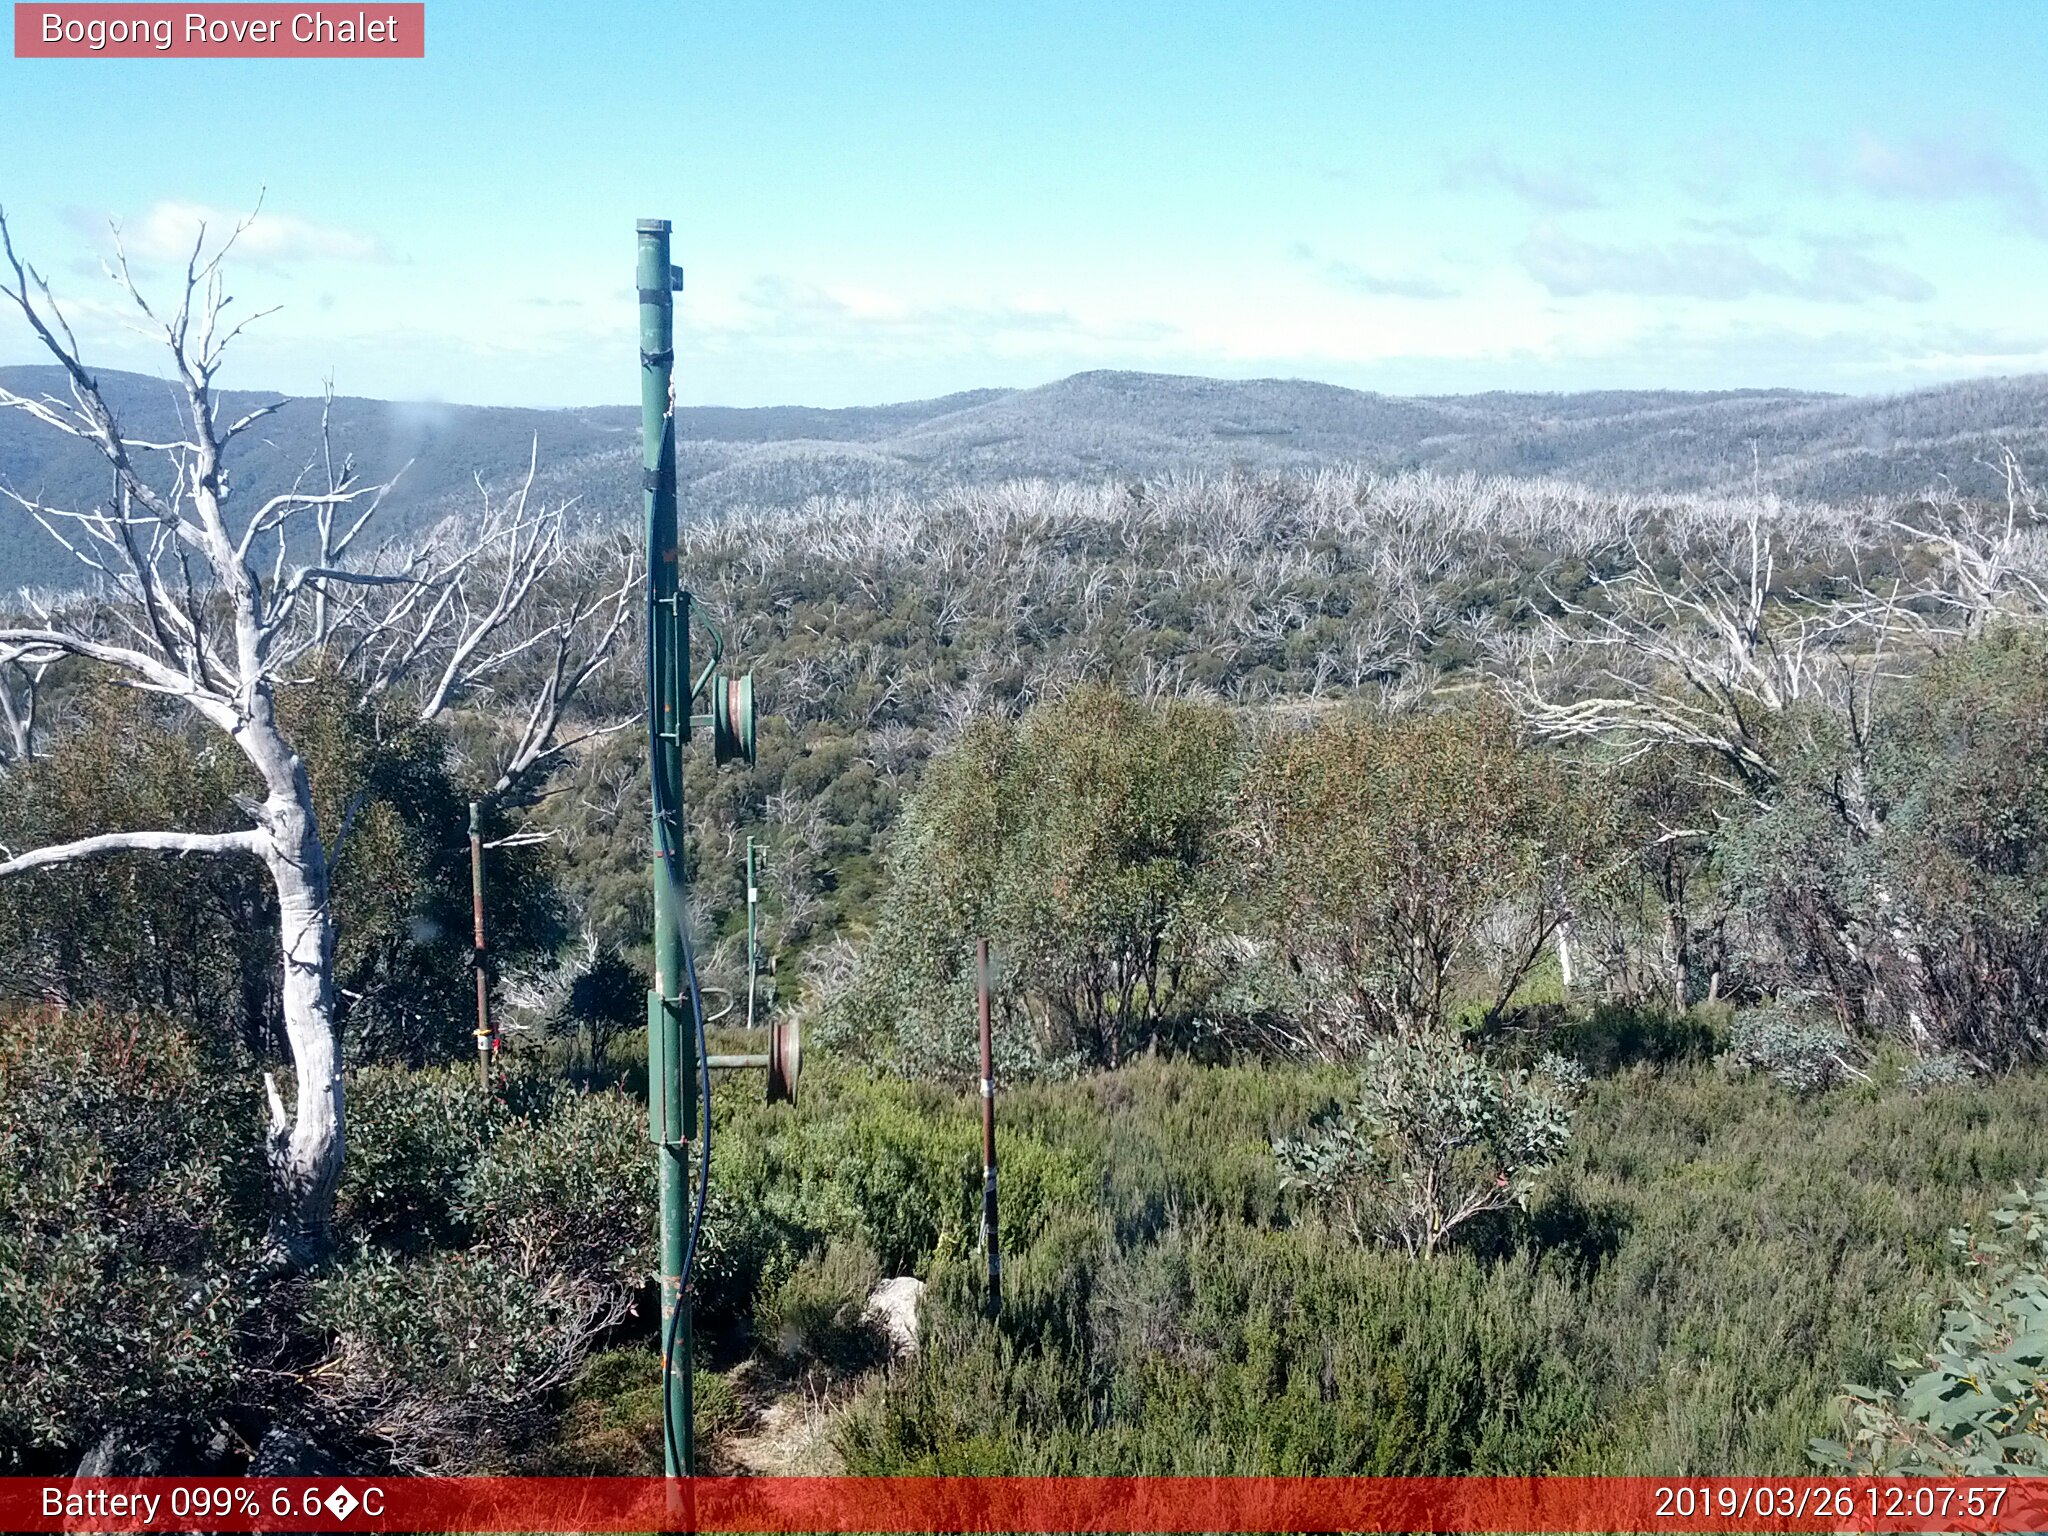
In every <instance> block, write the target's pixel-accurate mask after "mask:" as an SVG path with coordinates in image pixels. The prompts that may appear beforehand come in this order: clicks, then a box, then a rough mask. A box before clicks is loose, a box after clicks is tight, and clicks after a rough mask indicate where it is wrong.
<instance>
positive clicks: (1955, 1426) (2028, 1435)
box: [1812, 1181, 2048, 1477]
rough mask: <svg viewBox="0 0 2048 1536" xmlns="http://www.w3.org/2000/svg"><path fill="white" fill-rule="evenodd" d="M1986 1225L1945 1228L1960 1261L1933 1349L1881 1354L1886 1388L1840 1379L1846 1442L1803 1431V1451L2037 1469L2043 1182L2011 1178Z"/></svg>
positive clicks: (1924, 1468)
mask: <svg viewBox="0 0 2048 1536" xmlns="http://www.w3.org/2000/svg"><path fill="white" fill-rule="evenodd" d="M1991 1224H1992V1226H1993V1228H1994V1229H1995V1231H1994V1233H1993V1234H1992V1235H1988V1236H1983V1235H1980V1236H1978V1237H1975V1238H1973V1237H1972V1236H1971V1234H1970V1233H1969V1232H1968V1231H1966V1230H1962V1229H1958V1230H1957V1231H1955V1232H1953V1233H1951V1234H1950V1239H1951V1241H1952V1242H1953V1243H1954V1245H1955V1246H1956V1248H1957V1249H1958V1250H1960V1251H1961V1253H1962V1255H1963V1258H1964V1261H1965V1263H1966V1265H1967V1266H1968V1268H1967V1270H1966V1273H1965V1278H1964V1282H1963V1284H1962V1285H1961V1286H1960V1287H1959V1288H1958V1290H1957V1291H1956V1294H1955V1296H1954V1299H1953V1302H1954V1304H1953V1305H1952V1306H1951V1307H1950V1309H1949V1310H1948V1311H1947V1312H1946V1313H1945V1314H1944V1315H1943V1317H1942V1322H1941V1337H1940V1339H1939V1341H1938V1342H1937V1343H1936V1344H1935V1347H1934V1349H1933V1351H1932V1352H1931V1353H1930V1354H1928V1355H1926V1356H1925V1357H1924V1358H1922V1359H1918V1360H1915V1359H1911V1358H1908V1359H1901V1360H1895V1361H1893V1362H1892V1364H1893V1366H1894V1367H1895V1368H1896V1369H1898V1370H1899V1371H1902V1372H1905V1373H1907V1379H1906V1381H1905V1384H1904V1386H1903V1387H1902V1388H1900V1389H1899V1390H1897V1391H1892V1390H1885V1389H1874V1388H1870V1387H1856V1386H1852V1387H1849V1388H1847V1389H1846V1396H1845V1397H1844V1399H1843V1402H1842V1411H1843V1417H1844V1418H1845V1419H1846V1420H1847V1421H1848V1428H1849V1436H1848V1440H1847V1443H1846V1444H1845V1443H1843V1442H1841V1441H1834V1440H1815V1441H1814V1443H1813V1449H1812V1455H1813V1459H1814V1460H1815V1461H1817V1462H1819V1463H1820V1464H1821V1465H1823V1466H1828V1467H1839V1468H1842V1469H1844V1470H1847V1471H1851V1472H1855V1473H1858V1474H1862V1475H1866V1476H1891V1477H1899V1476H1903V1477H1955V1476H1962V1477H1984V1476H1989V1475H1995V1474H1998V1473H2008V1472H2011V1471H2013V1470H2015V1469H2023V1470H2028V1471H2032V1472H2035V1473H2037V1474H2038V1473H2039V1472H2041V1471H2042V1470H2043V1469H2048V1181H2043V1182H2041V1183H2039V1184H2037V1185H2036V1186H2035V1187H2034V1188H2033V1189H2032V1190H2028V1189H2027V1187H2026V1186H2025V1185H2021V1186H2020V1187H2019V1189H2018V1190H2017V1192H2016V1193H2015V1195H2014V1197H2013V1198H2012V1199H2011V1200H2009V1201H2008V1202H2007V1203H2006V1204H2004V1205H2001V1206H2000V1207H1999V1208H1998V1210H1997V1211H1995V1212H1994V1213H1993V1214H1992V1217H1991Z"/></svg>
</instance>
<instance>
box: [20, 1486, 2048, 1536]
mask: <svg viewBox="0 0 2048 1536" xmlns="http://www.w3.org/2000/svg"><path fill="white" fill-rule="evenodd" d="M0 1528H4V1529H6V1530H10V1531H63V1530H74V1531H76V1530H91V1531H165V1532H169V1531H188V1530H208V1531H564V1532H568V1531H696V1532H703V1533H712V1532H741V1531H759V1532H798V1531H813V1532H855V1531H876V1532H893V1531H961V1532H966V1531H983V1532H996V1531H1017V1532H1024V1531H1030V1532H1039V1531H1045V1532H1051V1531H1065V1532H1103V1533H1130V1532H1142V1531H1167V1532H1198V1531H1247V1532H1249V1531H1271V1532H1309V1531H1360V1532H1367V1531H1383V1532H1392V1531H1444V1532H1464V1531H1470V1532H1505V1531H1525V1532H1528V1531H1559V1532H1564V1531H1572V1532H1579V1531H1586V1532H1592V1531H1607V1532H1621V1531H1652V1532H1654V1531H1671V1532H1701V1531H1728V1532H1748V1531H1757V1532H1762V1531H1813V1532H1852V1531H1853V1532H1865V1531H1897V1532H1900V1533H1901V1536H1904V1533H1907V1532H1920V1531H1983V1532H2001V1533H2002V1532H2019V1531H2041V1530H2043V1529H2048V1480H2043V1479H2037V1478H2019V1477H2010V1478H2007V1477H1992V1478H1847V1477H1844V1478H1828V1477H1772V1478H1764V1477H1689V1478H1678V1477H1672V1478H1665V1477H1555V1478H1544V1477H1414V1478H1405V1477H1156V1478H1152V1477H875V1478H863V1477H748V1478H735V1477H700V1478H679V1479H677V1480H676V1481H675V1482H674V1483H664V1482H663V1481H662V1480H661V1479H659V1478H625V1477H593V1478H518V1477H474V1478H404V1477H391V1478H379V1477H337V1478H324V1479H323V1478H261V1477H248V1478H237V1477H227V1478H170V1477H150V1478H47V1479H45V1478H33V1477H0Z"/></svg>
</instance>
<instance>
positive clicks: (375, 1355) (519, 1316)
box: [311, 1244, 625, 1471]
mask: <svg viewBox="0 0 2048 1536" xmlns="http://www.w3.org/2000/svg"><path fill="white" fill-rule="evenodd" d="M624 1312H625V1300H624V1298H623V1297H621V1296H619V1295H618V1294H617V1293H616V1292H614V1291H612V1290H609V1289H608V1288H607V1287H605V1286H604V1285H602V1284H600V1283H598V1282H596V1281H593V1280H591V1279H589V1278H587V1277H585V1276H582V1275H578V1274H576V1273H574V1272H572V1271H569V1270H565V1269H562V1268H560V1267H558V1266H557V1265H555V1264H554V1263H552V1262H550V1261H549V1259H548V1258H546V1257H544V1256H542V1255H538V1254H533V1253H527V1252H521V1251H518V1250H517V1249H516V1248H514V1247H510V1246H500V1245H496V1244H493V1245H488V1246H482V1247H478V1248H473V1249H464V1250H456V1251H442V1252H436V1253H433V1254H430V1255H428V1256H426V1257H424V1258H421V1259H418V1260H415V1261H413V1262H410V1263H401V1262H399V1261H398V1260H397V1259H395V1258H394V1257H393V1256H392V1255H390V1254H388V1253H385V1252H381V1251H379V1250H375V1249H372V1250H369V1251H367V1252H365V1253H364V1254H362V1255H360V1256H359V1257H357V1258H355V1259H353V1260H351V1261H350V1262H348V1263H346V1264H344V1265H342V1266H341V1267H340V1268H339V1269H337V1270H336V1271H334V1272H333V1273H332V1274H330V1275H328V1276H326V1277H324V1278H323V1279H321V1280H320V1281H319V1282H318V1283H317V1284H316V1286H315V1287H314V1295H313V1301H312V1306H311V1318H312V1320H313V1321H314V1322H315V1323H317V1324H318V1325H319V1326H321V1327H324V1328H326V1329H328V1330H330V1331H331V1333H332V1336H333V1346H332V1351H331V1353H330V1355H329V1357H328V1358H327V1360H326V1361H325V1362H324V1363H323V1364H322V1365H321V1367H320V1369H319V1370H318V1371H317V1372H315V1373H314V1377H313V1384H314V1388H315V1390H316V1392H317V1393H318V1394H319V1396H320V1398H321V1400H322V1401H323V1402H324V1403H325V1404H326V1405H327V1407H328V1408H329V1409H330V1410H331V1411H333V1412H335V1413H337V1414H339V1415H341V1416H342V1417H343V1418H344V1419H346V1420H348V1421H350V1422H352V1423H355V1424H357V1425H360V1427H362V1428H364V1429H367V1430H368V1431H370V1432H371V1433H373V1434H375V1435H377V1436H378V1437H380V1438H381V1439H382V1440H384V1441H385V1442H386V1443H387V1444H388V1445H389V1446H390V1447H391V1454H392V1456H393V1459H394V1460H395V1461H396V1463H397V1464H398V1465H399V1466H400V1467H401V1468H403V1469H406V1470H409V1471H482V1470H488V1469H490V1468H491V1467H492V1466H494V1465H496V1466H502V1465H504V1461H503V1458H504V1457H505V1456H506V1455H507V1453H508V1452H509V1451H511V1450H514V1449H516V1448H518V1447H519V1445H520V1444H521V1442H522V1441H523V1440H525V1439H526V1438H527V1437H528V1436H530V1435H531V1434H532V1433H533V1432H534V1431H535V1430H536V1429H538V1428H539V1427H540V1426H541V1424H542V1423H544V1422H545V1417H544V1410H545V1409H546V1407H547V1405H548V1403H549V1400H550V1398H551V1396H552V1395H553V1394H554V1393H555V1392H556V1391H557V1390H558V1389H559V1388H561V1387H562V1386H564V1385H565V1384H566V1383H567V1382H568V1381H569V1380H571V1379H572V1377H573V1376H574V1374H575V1371H576V1368H577V1367H578V1366H579V1365H580V1364H581V1363H582V1361H583V1358H584V1356H585V1354H586V1352H587V1350H588V1348H589V1344H590V1340H591V1339H592V1338H593V1337H595V1336H596V1335H597V1334H598V1333H600V1332H602V1331H603V1330H604V1329H605V1328H606V1327H609V1326H610V1325H611V1324H613V1323H615V1322H617V1321H618V1320H619V1318H620V1317H621V1316H623V1315H624Z"/></svg>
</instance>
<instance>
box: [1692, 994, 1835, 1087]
mask: <svg viewBox="0 0 2048 1536" xmlns="http://www.w3.org/2000/svg"><path fill="white" fill-rule="evenodd" d="M1852 1049H1853V1047H1852V1046H1851V1045H1850V1043H1849V1041H1848V1040H1847V1039H1846V1038H1845V1037H1844V1036H1843V1034H1842V1032H1841V1030H1840V1029H1839V1028H1838V1027H1836V1026H1835V1025H1834V1024H1833V1023H1831V1022H1829V1021H1827V1020H1825V1019H1820V1018H1815V1017H1813V1016H1812V1015H1809V1014H1801V1013H1798V1012H1795V1011H1794V1010H1792V1009H1789V1008H1780V1007H1768V1008H1748V1009H1744V1010H1743V1011H1741V1012H1739V1013H1737V1014H1736V1015H1735V1026H1734V1028H1733V1029H1732V1030H1731V1031H1730V1032H1729V1036H1728V1049H1727V1051H1726V1052H1725V1053H1723V1060H1725V1061H1726V1062H1727V1063H1728V1064H1729V1066H1731V1067H1732V1068H1734V1069H1735V1070H1736V1071H1738V1072H1753V1073H1757V1074H1759V1075H1761V1076H1764V1077H1768V1078H1769V1079H1770V1080H1771V1081H1772V1082H1774V1083H1776V1084H1778V1086H1779V1087H1781V1088H1787V1089H1790V1090H1791V1091H1792V1092H1793V1093H1797V1094H1808V1093H1819V1092H1821V1091H1822V1090H1823V1089H1827V1088H1835V1087H1839V1086H1840V1085H1841V1084H1842V1083H1844V1082H1846V1081H1847V1080H1848V1079H1849V1078H1850V1076H1852V1075H1860V1074H1856V1073H1855V1072H1854V1069H1853V1068H1852V1067H1851V1066H1850V1064H1849V1060H1848V1058H1849V1054H1850V1052H1851V1051H1852Z"/></svg>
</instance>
